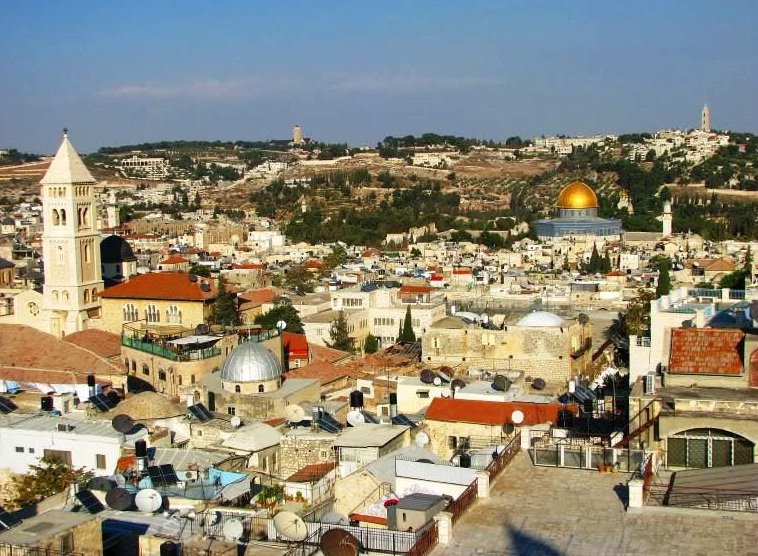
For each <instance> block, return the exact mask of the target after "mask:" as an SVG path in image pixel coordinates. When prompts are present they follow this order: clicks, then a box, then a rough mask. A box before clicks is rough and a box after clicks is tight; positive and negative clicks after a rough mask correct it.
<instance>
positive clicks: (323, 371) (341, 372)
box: [285, 361, 351, 386]
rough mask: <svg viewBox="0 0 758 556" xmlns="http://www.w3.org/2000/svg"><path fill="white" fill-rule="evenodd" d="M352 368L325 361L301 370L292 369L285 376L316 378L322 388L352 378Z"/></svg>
mask: <svg viewBox="0 0 758 556" xmlns="http://www.w3.org/2000/svg"><path fill="white" fill-rule="evenodd" d="M350 371H351V370H350V368H348V367H342V366H338V365H332V364H331V363H326V362H324V361H318V362H315V363H309V364H307V365H306V366H304V367H300V368H299V369H292V370H291V371H289V372H287V374H286V375H285V377H286V378H311V379H313V378H315V379H318V380H320V381H321V386H327V385H328V384H329V383H331V382H334V381H337V380H340V379H343V378H345V377H348V376H350Z"/></svg>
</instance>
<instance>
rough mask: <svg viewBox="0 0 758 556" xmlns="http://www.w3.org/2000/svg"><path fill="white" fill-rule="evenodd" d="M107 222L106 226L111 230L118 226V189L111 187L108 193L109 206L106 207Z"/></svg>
mask: <svg viewBox="0 0 758 556" xmlns="http://www.w3.org/2000/svg"><path fill="white" fill-rule="evenodd" d="M105 213H106V220H107V224H106V227H108V228H110V229H111V230H113V229H115V228H118V225H119V223H120V222H119V218H118V203H117V202H116V190H115V189H111V190H110V192H109V193H108V206H107V207H106V209H105Z"/></svg>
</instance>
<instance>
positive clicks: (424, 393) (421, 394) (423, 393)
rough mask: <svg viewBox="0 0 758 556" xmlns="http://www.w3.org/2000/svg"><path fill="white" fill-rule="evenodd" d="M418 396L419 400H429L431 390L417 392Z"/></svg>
mask: <svg viewBox="0 0 758 556" xmlns="http://www.w3.org/2000/svg"><path fill="white" fill-rule="evenodd" d="M416 395H417V396H418V397H419V398H428V397H429V390H416Z"/></svg>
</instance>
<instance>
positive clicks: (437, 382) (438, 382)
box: [434, 376, 442, 386]
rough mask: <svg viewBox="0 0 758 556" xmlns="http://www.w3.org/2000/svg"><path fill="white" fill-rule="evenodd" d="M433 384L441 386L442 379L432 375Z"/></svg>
mask: <svg viewBox="0 0 758 556" xmlns="http://www.w3.org/2000/svg"><path fill="white" fill-rule="evenodd" d="M434 385H435V386H442V379H441V378H440V377H438V376H435V377H434Z"/></svg>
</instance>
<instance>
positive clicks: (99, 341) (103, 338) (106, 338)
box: [63, 328, 121, 359]
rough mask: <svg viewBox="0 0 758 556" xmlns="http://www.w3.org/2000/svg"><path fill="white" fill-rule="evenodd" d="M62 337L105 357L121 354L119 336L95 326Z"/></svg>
mask: <svg viewBox="0 0 758 556" xmlns="http://www.w3.org/2000/svg"><path fill="white" fill-rule="evenodd" d="M63 339H64V340H65V341H66V342H69V343H71V344H74V345H77V346H79V347H80V348H83V349H86V350H89V351H91V352H93V353H94V354H95V355H99V356H100V357H105V358H106V359H107V358H109V357H116V356H120V355H121V337H120V336H119V335H118V334H113V333H112V332H106V331H105V330H97V329H95V328H93V329H91V330H82V331H81V332H74V333H73V334H69V335H68V336H66V337H65V338H63Z"/></svg>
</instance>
